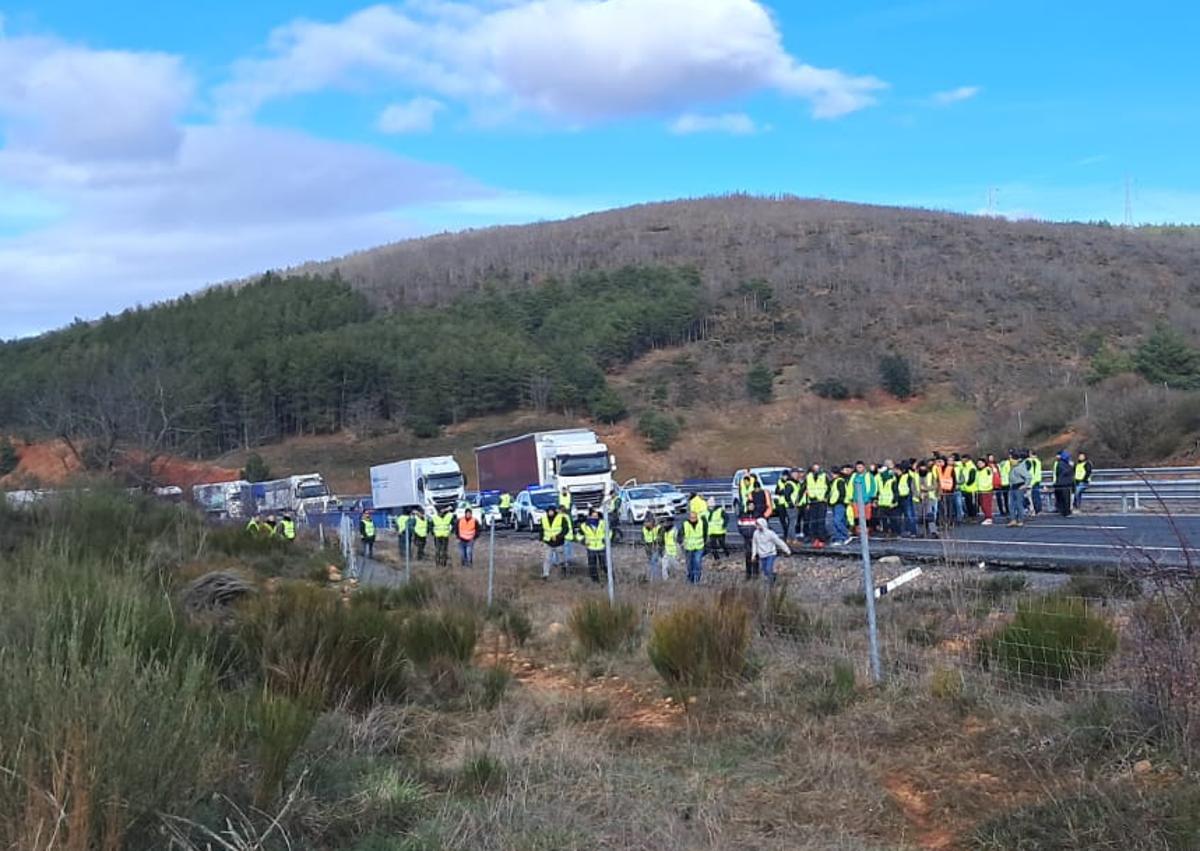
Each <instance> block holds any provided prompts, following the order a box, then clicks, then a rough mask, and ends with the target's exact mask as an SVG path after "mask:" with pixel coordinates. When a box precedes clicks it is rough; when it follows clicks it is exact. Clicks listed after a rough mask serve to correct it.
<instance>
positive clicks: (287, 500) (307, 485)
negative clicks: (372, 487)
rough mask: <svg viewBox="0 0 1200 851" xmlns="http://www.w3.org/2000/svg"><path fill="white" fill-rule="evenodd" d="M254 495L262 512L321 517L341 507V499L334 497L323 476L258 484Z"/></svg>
mask: <svg viewBox="0 0 1200 851" xmlns="http://www.w3.org/2000/svg"><path fill="white" fill-rule="evenodd" d="M250 491H251V494H252V495H253V496H254V504H255V505H256V506H257V507H258V510H259V511H260V512H275V513H279V512H283V511H290V512H293V513H295V514H297V515H303V514H308V513H313V514H319V513H322V512H326V511H332V510H334V509H335V508H336V507H337V499H336V498H335V497H333V496H332V495H330V493H329V486H328V485H326V484H325V480H324V479H323V478H322V477H321V474H320V473H303V474H301V475H298V476H288V477H287V478H286V479H270V480H268V481H265V482H255V483H254V484H253V485H251V488H250Z"/></svg>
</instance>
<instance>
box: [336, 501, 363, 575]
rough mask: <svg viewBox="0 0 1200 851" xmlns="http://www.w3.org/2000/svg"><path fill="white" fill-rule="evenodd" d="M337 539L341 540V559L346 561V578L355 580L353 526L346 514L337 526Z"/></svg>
mask: <svg viewBox="0 0 1200 851" xmlns="http://www.w3.org/2000/svg"><path fill="white" fill-rule="evenodd" d="M338 537H339V538H340V539H341V545H342V558H344V559H345V560H346V578H348V579H357V578H358V570H357V569H356V566H355V563H354V562H355V555H356V553H355V552H354V524H353V521H352V520H351V519H350V515H349V514H348V513H347V514H343V515H342V522H341V523H340V524H339V525H338Z"/></svg>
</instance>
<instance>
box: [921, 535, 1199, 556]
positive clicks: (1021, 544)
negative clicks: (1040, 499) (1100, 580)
mask: <svg viewBox="0 0 1200 851" xmlns="http://www.w3.org/2000/svg"><path fill="white" fill-rule="evenodd" d="M929 543H931V544H933V543H937V542H936V541H930V542H929ZM942 543H943V544H985V545H987V546H992V547H995V546H1016V547H1079V548H1081V549H1085V550H1130V551H1132V552H1137V551H1138V550H1154V551H1156V552H1164V553H1181V552H1183V551H1184V548H1183V547H1143V546H1141V545H1139V544H1069V543H1061V544H1056V543H1051V542H1047V541H1014V540H999V541H997V540H991V541H988V540H983V541H976V540H971V539H969V538H944V539H942ZM1188 549H1189V550H1192V549H1194V548H1193V547H1191V546H1189V547H1188Z"/></svg>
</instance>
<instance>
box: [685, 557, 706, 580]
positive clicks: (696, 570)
mask: <svg viewBox="0 0 1200 851" xmlns="http://www.w3.org/2000/svg"><path fill="white" fill-rule="evenodd" d="M703 564H704V550H688V551H687V581H688V582H690V583H691V584H692V585H698V584H700V571H701V567H702V565H703Z"/></svg>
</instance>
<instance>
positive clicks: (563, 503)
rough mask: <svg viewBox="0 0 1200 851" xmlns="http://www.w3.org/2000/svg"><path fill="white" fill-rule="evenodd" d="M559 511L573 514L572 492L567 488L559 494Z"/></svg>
mask: <svg viewBox="0 0 1200 851" xmlns="http://www.w3.org/2000/svg"><path fill="white" fill-rule="evenodd" d="M558 510H559V511H565V512H566V513H568V514H570V513H571V492H570V491H569V490H567V489H566V488H563V489H562V491H561V492H560V493H559V494H558Z"/></svg>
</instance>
